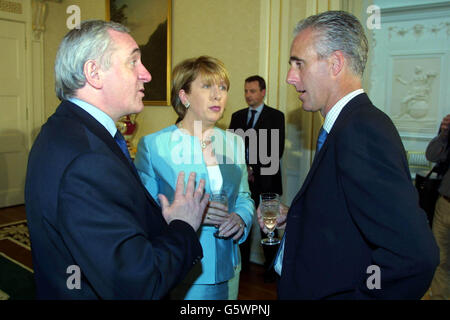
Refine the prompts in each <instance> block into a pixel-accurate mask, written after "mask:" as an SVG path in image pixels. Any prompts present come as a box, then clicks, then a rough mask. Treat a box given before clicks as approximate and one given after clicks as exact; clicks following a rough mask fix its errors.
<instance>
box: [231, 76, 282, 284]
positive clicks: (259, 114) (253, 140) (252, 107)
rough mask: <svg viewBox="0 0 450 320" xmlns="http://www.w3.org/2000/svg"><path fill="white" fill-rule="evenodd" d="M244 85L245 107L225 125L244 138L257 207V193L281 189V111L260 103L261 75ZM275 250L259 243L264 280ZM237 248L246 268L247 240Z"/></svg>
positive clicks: (268, 277) (269, 278) (268, 275)
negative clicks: (262, 253) (261, 251)
mask: <svg viewBox="0 0 450 320" xmlns="http://www.w3.org/2000/svg"><path fill="white" fill-rule="evenodd" d="M244 89H245V101H246V102H247V104H248V108H244V109H241V110H239V111H236V112H234V113H233V114H232V116H231V122H230V126H229V129H232V130H234V131H235V133H237V134H240V135H241V136H242V137H243V138H244V141H245V149H246V150H245V152H246V161H247V171H248V181H249V186H250V192H251V193H252V199H253V201H255V207H257V206H258V204H259V196H260V194H261V193H264V192H275V193H278V194H279V195H282V193H283V187H282V182H281V168H280V160H281V157H282V156H283V151H284V135H285V129H284V114H283V112H281V111H279V110H276V109H274V108H271V107H269V106H268V105H266V104H264V97H265V96H266V82H265V81H264V79H263V78H262V77H260V76H258V75H255V76H251V77H248V78H247V79H245V86H244ZM239 129H240V130H239ZM236 130H237V131H236ZM262 235H264V234H262ZM277 250H278V246H277V245H275V246H263V251H264V257H265V269H266V272H265V275H264V279H265V281H268V282H270V281H274V280H275V273H274V271H273V268H271V265H272V262H273V258H274V256H275V253H276V252H277ZM241 252H242V256H243V258H242V261H243V268H246V267H247V266H248V262H249V256H250V241H247V242H245V243H244V244H242V245H241Z"/></svg>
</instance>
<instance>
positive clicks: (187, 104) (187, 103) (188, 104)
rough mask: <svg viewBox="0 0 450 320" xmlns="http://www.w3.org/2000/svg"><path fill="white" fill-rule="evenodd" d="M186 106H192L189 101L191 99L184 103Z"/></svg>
mask: <svg viewBox="0 0 450 320" xmlns="http://www.w3.org/2000/svg"><path fill="white" fill-rule="evenodd" d="M184 106H185V107H186V109H188V108H189V107H190V106H191V104H190V103H189V101H186V103H185V104H184Z"/></svg>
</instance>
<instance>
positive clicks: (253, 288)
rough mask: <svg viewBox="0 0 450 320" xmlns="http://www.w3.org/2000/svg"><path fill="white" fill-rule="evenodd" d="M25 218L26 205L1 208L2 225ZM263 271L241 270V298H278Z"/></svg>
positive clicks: (250, 267) (252, 265) (0, 222)
mask: <svg viewBox="0 0 450 320" xmlns="http://www.w3.org/2000/svg"><path fill="white" fill-rule="evenodd" d="M25 219H26V215H25V207H24V206H16V207H9V208H2V209H0V225H2V224H7V223H11V222H15V221H18V220H25ZM30 255H31V254H30ZM263 273H264V269H263V267H262V266H260V265H257V264H254V263H251V264H250V266H249V268H248V269H247V270H244V271H242V272H241V277H240V285H239V297H238V299H239V300H275V299H276V298H277V294H276V291H277V286H276V283H275V282H273V283H264V280H263Z"/></svg>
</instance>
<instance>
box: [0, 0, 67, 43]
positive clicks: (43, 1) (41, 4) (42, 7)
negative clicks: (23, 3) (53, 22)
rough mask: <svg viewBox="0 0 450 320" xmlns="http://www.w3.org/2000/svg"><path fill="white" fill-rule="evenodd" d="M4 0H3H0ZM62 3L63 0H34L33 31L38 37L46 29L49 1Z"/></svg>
mask: <svg viewBox="0 0 450 320" xmlns="http://www.w3.org/2000/svg"><path fill="white" fill-rule="evenodd" d="M0 1H2V0H0ZM48 2H56V3H60V2H61V0H33V24H32V28H33V33H34V37H35V38H36V39H39V37H40V35H41V33H42V32H44V31H45V22H46V20H47V3H48Z"/></svg>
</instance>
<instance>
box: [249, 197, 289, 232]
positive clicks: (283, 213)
mask: <svg viewBox="0 0 450 320" xmlns="http://www.w3.org/2000/svg"><path fill="white" fill-rule="evenodd" d="M260 208H261V205H259V206H258V209H257V210H256V214H257V216H258V223H259V227H260V228H261V230H262V231H263V232H264V233H269V230H267V228H266V226H265V225H264V221H263V218H262V215H261V210H260ZM288 211H289V207H288V206H285V205H284V204H282V203H280V214H279V215H278V217H277V229H284V228H286V219H287V213H288Z"/></svg>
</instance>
